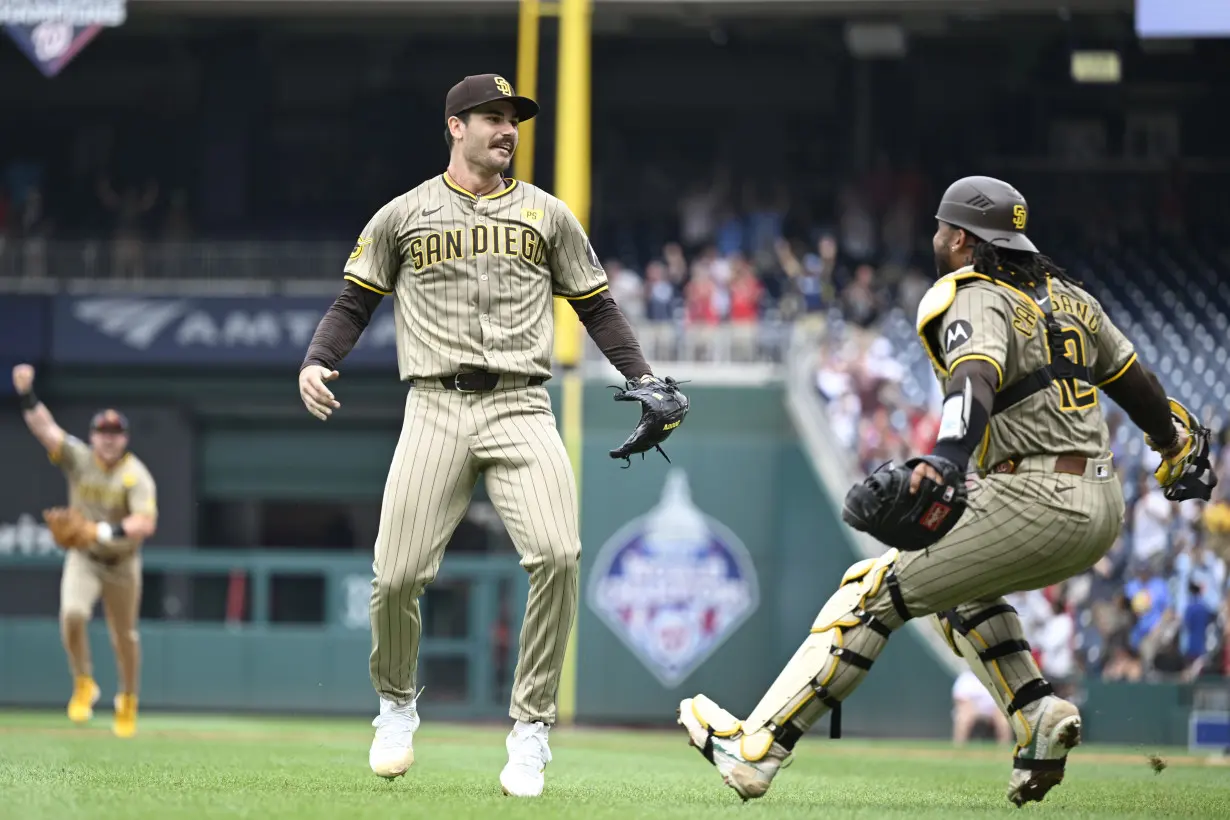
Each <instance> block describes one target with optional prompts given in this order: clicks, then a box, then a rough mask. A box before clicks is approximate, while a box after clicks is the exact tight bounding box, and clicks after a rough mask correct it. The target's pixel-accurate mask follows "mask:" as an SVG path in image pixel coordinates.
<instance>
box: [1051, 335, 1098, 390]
mask: <svg viewBox="0 0 1230 820" xmlns="http://www.w3.org/2000/svg"><path fill="white" fill-rule="evenodd" d="M1059 338H1061V339H1063V352H1064V354H1065V355H1066V356H1067V357H1068V359H1069V360H1070V361H1071V362H1072V363H1073V364H1076V365H1080V366H1081V367H1085V368H1087V367H1088V366H1089V361H1088V360H1087V359H1086V358H1085V337H1084V335H1082V334H1081V332H1080V330H1078V329H1077V328H1074V327H1065V328H1064V329H1063V332H1062V333H1060V334H1059ZM1058 382H1059V407H1060V409H1061V410H1066V411H1073V410H1084V409H1086V408H1089V407H1093V406H1094V405H1096V404H1097V403H1098V389H1097V388H1096V387H1093V386H1091V385H1086V384H1085V383H1084V382H1082V381H1080V380H1078V379H1075V378H1068V379H1059V380H1058Z"/></svg>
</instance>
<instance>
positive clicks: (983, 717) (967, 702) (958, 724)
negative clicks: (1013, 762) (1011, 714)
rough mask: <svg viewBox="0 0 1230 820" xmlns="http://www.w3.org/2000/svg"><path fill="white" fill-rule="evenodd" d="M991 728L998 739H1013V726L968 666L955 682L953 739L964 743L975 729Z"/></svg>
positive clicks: (1008, 740)
mask: <svg viewBox="0 0 1230 820" xmlns="http://www.w3.org/2000/svg"><path fill="white" fill-rule="evenodd" d="M980 728H984V729H990V731H991V732H992V733H993V734H994V736H995V741H996V742H997V743H1001V744H1002V743H1009V742H1011V741H1012V727H1011V726H1010V725H1008V719H1007V718H1006V717H1004V715H1003V713H1002V712H1000V711H999V706H998V705H996V703H995V698H993V697H991V693H990V691H988V690H987V688H986V687H985V686H983V685H982V681H980V680H978V676H977V675H975V674H974V673H973V672H971V671H970V670H968V669H965V670H962V672H961V674H960V675H957V679H956V680H955V681H953V682H952V742H953V745H955V746H964V745H965V744H966V743H968V742H969V740H970V738H971V737H973V734H974V731H975V730H976V729H980Z"/></svg>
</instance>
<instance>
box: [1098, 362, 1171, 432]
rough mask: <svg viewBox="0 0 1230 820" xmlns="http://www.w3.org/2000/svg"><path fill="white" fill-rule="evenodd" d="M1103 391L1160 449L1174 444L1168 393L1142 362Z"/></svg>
mask: <svg viewBox="0 0 1230 820" xmlns="http://www.w3.org/2000/svg"><path fill="white" fill-rule="evenodd" d="M1102 390H1103V391H1104V392H1105V393H1106V395H1108V396H1110V397H1111V398H1112V399H1114V400H1115V403H1116V404H1118V405H1119V406H1120V407H1122V408H1123V411H1124V412H1125V413H1127V414H1128V418H1130V419H1131V420H1132V423H1133V424H1135V425H1136V426H1137V427H1139V428H1140V429H1141V430H1142V431H1143V432H1145V433H1147V434H1148V435H1149V438H1151V439H1152V440H1153V442H1154V443H1155V444H1157V446H1159V447H1161V448H1163V449H1165V448H1166V447H1168V446H1169V445H1171V444H1173V443H1174V440H1175V436H1176V433H1175V429H1174V421H1173V420H1172V419H1171V417H1170V400H1169V399H1168V398H1167V397H1166V390H1165V388H1163V387H1162V383H1161V382H1159V381H1158V380H1157V376H1155V375H1154V374H1153V372H1152V371H1151V370H1149V369H1148V368H1147V367H1145V366H1144V365H1142V364H1141V363H1140V362H1139V361H1135V362H1132V364H1131V366H1130V367H1128V369H1127V370H1126V371H1124V373H1123V375H1122V376H1120V377H1119V378H1117V379H1115V380H1114V381H1113V382H1110V383H1109V384H1106V385H1105V386H1103V387H1102Z"/></svg>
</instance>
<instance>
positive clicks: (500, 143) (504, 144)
mask: <svg viewBox="0 0 1230 820" xmlns="http://www.w3.org/2000/svg"><path fill="white" fill-rule="evenodd" d="M491 147H492V148H503V149H505V150H506V151H512V149H513V142H512V140H497V141H496V142H493V143H491Z"/></svg>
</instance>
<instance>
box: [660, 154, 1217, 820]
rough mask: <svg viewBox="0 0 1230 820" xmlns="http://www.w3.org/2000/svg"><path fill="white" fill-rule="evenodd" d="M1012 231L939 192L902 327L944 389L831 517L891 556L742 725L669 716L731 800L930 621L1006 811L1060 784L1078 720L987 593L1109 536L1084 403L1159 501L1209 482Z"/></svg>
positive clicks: (1117, 505) (1162, 415)
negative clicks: (919, 424)
mask: <svg viewBox="0 0 1230 820" xmlns="http://www.w3.org/2000/svg"><path fill="white" fill-rule="evenodd" d="M1029 216H1030V214H1029V206H1028V204H1027V203H1026V201H1025V198H1024V197H1023V196H1021V194H1020V193H1019V192H1018V191H1017V190H1016V189H1015V188H1013V187H1012V186H1011V185H1009V184H1007V183H1006V182H1002V181H1000V180H997V179H992V178H990V177H966V178H965V179H961V180H958V181H957V182H955V183H953V184H952V185H951V186H950V187H949V188H948V190H947V191H946V192H945V193H944V197H943V200H942V201H941V203H940V206H939V209H938V211H937V213H936V219H937V222H938V224H937V229H936V232H935V237H934V239H933V246H934V251H935V261H936V268H937V270H938V272H939V274H940V278H939V279H938V281H937V282H936V283H935V285H934V286H933V287H932V288H931V289H930V290H929V291H928V292H927V294H926V295H925V296H924V297H923V299H922V301H921V303H920V305H919V309H918V318H917V322H916V330H917V332H918V337H919V341H920V343H921V344H922V347H923V350H924V351H925V352H926V354H927V356H928V358H929V359H930V360H931V364H932V366H933V368H934V371H935V374H936V377H937V379H938V380H939V382H940V385H941V388H942V390H943V396H944V399H943V405H942V412H941V419H940V427H939V431H938V434H937V436H936V441H935V444H934V446H933V447H932V449H931V453H930V454H928V455H925V456H919V457H916V458H912V459H910V460H908V461H907V462H906V463H905V464H904V465H902V466H900V467H897V466H892V465H888V466H886V467H884V468H881V469H880V470H877V471H876V472H875V473H873V474H872V475H871V476H869V477H868V478H867V479H866V480H865V481H863V482H862V483H861V484H859V485H858V486H856V487H854V488H853V489H851V490H850V491H849V493H848V494H847V496H846V500H845V506H844V509H843V512H842V517H843V519H844V520H845V522H846V523H847V524H848V525H850V526H851V527H854V528H856V529H859V530H862V531H864V532H867V533H870V534H871V535H873V536H875V537H876V538H877V539H879V540H880V541H882V542H883V543H884V544H886V545H887V546H888V547H889V549H888V550H887V551H886V552H884V553H883V554H882V555H880V556H879V557H876V558H869V559H867V560H864V561H859V562H857V563H856V564H854V565H853V566H851V567H850V568H849V569H848V570H847V571H846V573H845V575H844V576H843V577H842V579H841V581H840V583H839V584H838V587H837V591H836V592H834V593H833V594H832V596H831V597H830V598H829V599H828V601H827V602H825V604H824V605H823V606H822V607H821V608H820V614H819V615H818V616H817V617H816V619H815V622H814V623H812V624H811V627H810V629H809V630H808V631H807V635H806V637H805V639H804V640H803V642H802V645H801V646H799V648H798V651H797V652H796V653H795V654H794V656H793V657H792V658H791V659H790V661H789V662H788V663H787V664H786V667H785V668H784V669H783V670H782V671H781V672H780V673H779V674H778V676H777V678H776V680H774V681H772V682H771V683H770V684H769V687H768V689H767V691H766V692H765V694H764V696H763V697H762V698H761V699H760V702H759V703H758V704H756V706H755V708H753V709H752V711H751V714H749V715H748V716H747V717H746V718H745V719H742V720H741V719H739V718H737V717H735V715H733V714H731V713H730V712H728V711H726V710H725V709H723V708H721V707H720V706H718V705H717V704H716V703H715V702H714V701H713V700H711V699H710V698H708V697H706V696H704V695H700V694H698V695H696V696H695V697H691V698H686V699H684V700H683V701H682V702H681V703H680V704H679V723H680V724H682V725H683V726H684V728H685V729H686V730H687V732H688V735H689V738H690V740H691V742H692V744H693V745H694V746H696V747H697V748H698V749H700V750H701V752H702V754H703V755H704V757H705V759H706V760H708V761H709V762H710V763H711V764H712V765H714V766H715V767H716V768H717V770H718V772H719V773H720V774H721V776H722V779H723V781H724V782H725V783H726V785H728V786H730V787H731V788H733V789H734V790H735V791H736V792H737V793H738V794H739V796H740V797H742V798H743V799H744V800H747V799H749V798H755V797H760V796H761V795H763V794H764V793H765V792H766V791H767V790H768V789H769V787H770V785H771V784H772V781H773V779H774V777H776V776H777V773H778V772H779V770H780V769H781V768H782V767H783V765H784V764H785V763H786V762H787V761H788V760H789V758H790V757H791V755H792V754H793V750H794V747H795V744H796V742H797V741H798V739H799V738H800V737H802V736H803V734H804V733H806V732H807V731H808V730H809V729H810V728H811V727H812V725H813V724H815V723H816V721H818V720H819V719H820V718H821V717H822V716H823V715H825V714H830V713H831V715H832V720H831V721H830V729H831V730H833V732H834V734H836V733H837V717H838V715H839V714H840V713H839V711H838V710H839V707H840V706H841V705H842V703H843V701H845V700H846V699H847V698H848V697H849V696H850V695H851V693H853V692H854V690H855V689H856V688H857V687H858V685H859V683H860V682H861V681H862V679H863V676H864V675H866V674H867V673H868V672H869V670H871V668H872V667H873V666H874V664H875V662H876V658H877V657H878V656H879V654H880V652H881V651H882V650H883V649H884V646H885V645H886V643H887V642H888V639H889V637H890V636H891V635H892V633H893V632H895V631H896V630H898V629H900V628H901V626H902V625H903V624H905V623H906V622H907V621H909V620H911V619H913V618H927V619H928V621H929V622H930V624H931V626H933V627H934V628H935V629H937V630H938V631H939V633H940V634H941V635H942V636H943V637H944V639H945V640H946V641H947V643H948V645H949V646H950V647H951V648H952V650H953V652H955V653H956V654H957V655H958V656H959V657H961V658H963V659H964V660H965V661H966V662H967V663H968V664H969V666H970V669H971V670H972V671H973V672H974V674H975V675H977V677H978V678H979V680H981V681H982V683H983V685H984V686H986V688H987V690H988V691H989V692H990V693H991V695H992V697H993V698H994V699H995V702H996V704H997V705H998V706H999V708H1000V710H1001V712H1002V713H1003V714H1004V715H1005V717H1006V718H1007V719H1008V722H1009V723H1010V724H1011V725H1012V728H1013V731H1014V732H1015V734H1016V741H1017V745H1016V748H1015V750H1014V754H1013V757H1012V773H1011V775H1010V777H1009V781H1008V792H1007V797H1008V799H1009V800H1010V801H1011V802H1012V803H1014V804H1016V805H1017V806H1020V805H1023V804H1024V803H1027V802H1029V801H1038V800H1042V799H1043V797H1045V796H1046V794H1047V792H1049V791H1050V790H1051V789H1052V788H1054V787H1055V786H1057V785H1059V784H1060V783H1061V782H1062V781H1063V778H1064V767H1065V763H1066V761H1067V757H1068V752H1069V751H1071V750H1072V749H1073V748H1074V747H1075V746H1076V745H1077V744H1079V743H1080V740H1081V715H1080V711H1079V710H1078V709H1077V707H1076V705H1075V704H1072V703H1069V702H1068V701H1066V700H1064V699H1062V698H1060V697H1058V696H1057V695H1056V694H1055V692H1054V689H1053V688H1052V686H1051V684H1050V683H1048V682H1047V680H1046V679H1045V678H1043V676H1042V673H1041V671H1040V670H1039V669H1038V666H1037V664H1036V663H1035V662H1034V659H1033V656H1032V655H1031V653H1030V646H1029V643H1028V642H1027V641H1026V640H1025V635H1024V632H1023V631H1022V629H1021V621H1020V618H1019V617H1018V616H1017V613H1016V610H1014V609H1013V608H1012V607H1011V606H1010V605H1009V604H1008V603H1007V601H1006V600H1005V599H1004V597H1003V596H1005V595H1007V594H1009V593H1013V592H1020V591H1025V590H1033V589H1041V588H1043V587H1047V586H1050V585H1052V584H1056V583H1059V582H1061V581H1064V580H1066V579H1068V578H1071V577H1073V576H1075V575H1077V574H1080V573H1082V572H1085V571H1086V570H1088V569H1089V568H1090V567H1092V566H1093V565H1094V564H1095V563H1097V562H1098V561H1099V560H1100V559H1101V558H1102V556H1104V555H1105V554H1106V552H1107V551H1108V550H1109V549H1110V548H1111V546H1112V545H1113V544H1114V543H1115V540H1116V538H1118V536H1119V532H1120V529H1121V528H1122V526H1123V516H1124V500H1123V488H1122V483H1121V480H1120V479H1119V477H1118V476H1116V474H1115V466H1114V459H1113V457H1112V454H1111V452H1110V446H1109V436H1108V433H1107V428H1106V424H1105V421H1104V420H1103V415H1102V407H1101V402H1100V400H1099V393H1100V392H1105V393H1106V395H1108V396H1110V397H1111V398H1112V399H1114V401H1115V402H1116V403H1117V404H1118V405H1119V406H1120V407H1122V408H1123V410H1124V411H1125V412H1126V413H1127V414H1128V416H1129V418H1131V420H1132V422H1133V423H1134V424H1136V426H1137V427H1139V428H1140V429H1141V430H1142V431H1143V432H1144V433H1145V436H1146V441H1147V442H1148V443H1149V446H1151V447H1153V448H1154V449H1155V450H1156V451H1157V452H1158V453H1159V454H1160V456H1161V463H1160V464H1159V466H1158V468H1157V470H1156V472H1155V474H1154V475H1155V476H1156V478H1157V480H1158V482H1159V483H1160V484H1161V486H1163V487H1164V488H1165V490H1166V497H1167V498H1170V499H1172V500H1176V501H1182V500H1185V499H1191V498H1199V499H1208V498H1209V497H1210V492H1211V490H1212V488H1213V487H1214V486H1216V484H1217V479H1216V477H1215V476H1214V475H1213V474H1212V473H1211V472H1210V469H1209V459H1208V451H1209V435H1208V431H1207V430H1206V429H1205V428H1204V426H1203V425H1202V424H1201V423H1200V421H1199V420H1198V419H1197V418H1195V417H1194V415H1193V414H1192V413H1191V412H1190V411H1188V410H1187V408H1185V407H1184V406H1183V405H1182V404H1180V403H1179V402H1178V401H1176V400H1174V399H1171V398H1169V397H1167V395H1166V392H1165V390H1164V389H1163V388H1162V386H1161V384H1160V383H1159V382H1158V380H1157V377H1156V376H1154V374H1153V373H1152V372H1150V371H1149V370H1148V369H1147V368H1145V367H1144V365H1143V364H1141V363H1140V361H1139V360H1138V358H1137V355H1136V352H1135V350H1134V348H1133V346H1132V344H1131V342H1130V341H1128V339H1127V338H1125V337H1124V335H1123V333H1122V332H1121V331H1120V330H1119V329H1118V328H1117V327H1116V326H1115V325H1114V323H1113V322H1112V321H1111V320H1110V317H1108V316H1107V315H1106V314H1105V312H1104V311H1103V309H1102V306H1101V304H1099V303H1098V301H1097V300H1096V299H1095V298H1094V297H1093V296H1091V295H1090V294H1089V293H1087V292H1086V291H1085V290H1084V289H1083V288H1081V287H1080V285H1079V283H1077V282H1075V281H1073V280H1072V279H1071V278H1069V277H1068V276H1067V275H1066V274H1065V273H1064V271H1063V269H1062V268H1060V267H1059V266H1058V265H1056V264H1055V263H1054V262H1053V261H1052V260H1051V259H1049V258H1048V257H1046V256H1044V255H1043V254H1041V253H1039V252H1038V249H1037V247H1036V246H1035V245H1034V244H1033V242H1032V241H1030V239H1029V237H1028V236H1026V234H1025V227H1026V225H1027V223H1028V221H1029ZM967 471H969V472H972V473H973V475H972V476H970V477H968V478H967ZM905 702H906V703H908V702H909V701H908V700H907V701H905Z"/></svg>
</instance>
